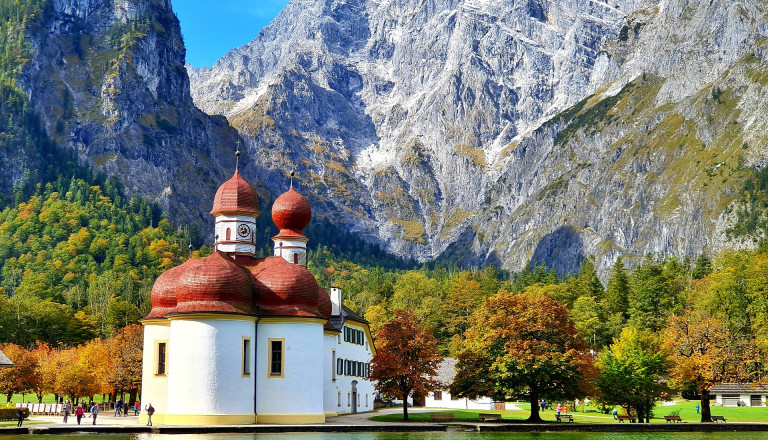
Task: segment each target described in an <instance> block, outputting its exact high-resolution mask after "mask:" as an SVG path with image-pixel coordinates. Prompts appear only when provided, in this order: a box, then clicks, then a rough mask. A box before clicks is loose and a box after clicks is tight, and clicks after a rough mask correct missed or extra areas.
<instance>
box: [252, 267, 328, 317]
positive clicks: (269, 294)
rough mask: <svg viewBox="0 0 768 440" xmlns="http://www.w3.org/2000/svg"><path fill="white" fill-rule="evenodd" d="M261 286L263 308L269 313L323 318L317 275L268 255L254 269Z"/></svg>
mask: <svg viewBox="0 0 768 440" xmlns="http://www.w3.org/2000/svg"><path fill="white" fill-rule="evenodd" d="M252 274H253V276H254V277H255V278H256V283H257V285H258V286H259V290H260V292H259V301H258V305H259V307H260V308H261V309H262V310H263V311H264V312H265V313H267V314H269V315H276V316H306V317H323V316H322V314H321V313H320V312H319V311H318V289H319V286H318V285H317V281H315V277H314V276H312V274H311V273H309V271H308V270H307V269H306V268H305V267H304V266H300V265H298V264H291V263H289V262H287V261H285V260H284V259H282V258H280V257H269V258H265V259H264V260H263V261H262V262H261V263H259V265H258V266H256V267H254V268H253V270H252Z"/></svg>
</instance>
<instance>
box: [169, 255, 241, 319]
mask: <svg viewBox="0 0 768 440" xmlns="http://www.w3.org/2000/svg"><path fill="white" fill-rule="evenodd" d="M193 261H194V263H193V264H192V265H190V267H189V268H188V269H187V270H186V271H185V272H184V274H183V275H182V276H181V277H180V278H179V283H178V288H177V289H176V301H177V306H176V308H175V309H174V310H173V312H174V313H235V314H252V313H253V279H252V278H251V274H250V273H249V272H248V271H247V270H246V269H245V268H244V267H242V266H241V265H239V264H237V263H236V262H235V261H233V260H232V259H231V258H229V257H228V256H227V255H226V254H224V253H221V252H216V253H214V254H213V255H209V256H207V257H205V258H200V259H195V260H193Z"/></svg>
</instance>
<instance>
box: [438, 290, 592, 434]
mask: <svg viewBox="0 0 768 440" xmlns="http://www.w3.org/2000/svg"><path fill="white" fill-rule="evenodd" d="M465 345H466V347H465V349H464V350H463V351H461V352H460V353H459V359H458V364H457V374H456V377H455V378H454V382H453V384H452V385H451V394H452V395H458V396H463V397H470V398H474V397H479V396H490V397H492V398H494V400H502V401H503V400H506V399H507V398H508V397H511V396H526V397H527V398H528V400H529V401H530V402H531V416H530V418H529V419H528V421H531V422H540V421H541V416H540V415H539V408H538V400H539V399H542V398H543V399H546V400H557V399H572V398H575V397H581V396H583V395H585V394H586V391H587V390H588V383H589V381H590V380H591V379H592V378H593V377H594V374H595V369H594V365H593V361H592V356H591V354H590V353H589V352H588V351H587V350H586V344H585V343H584V340H583V339H581V337H579V335H578V332H577V330H576V327H575V325H574V323H573V321H572V320H571V319H569V318H568V314H567V311H566V308H565V306H563V305H561V304H559V303H557V302H556V301H554V300H553V299H552V298H551V297H550V296H549V295H548V294H547V293H546V292H543V291H541V290H537V289H530V288H529V289H526V291H525V292H524V293H522V294H513V293H509V292H505V291H501V292H499V294H497V295H495V296H493V297H491V298H488V299H486V300H485V302H484V303H483V305H482V306H481V307H480V308H479V309H478V310H477V311H476V312H475V313H474V314H473V315H472V318H471V327H470V328H469V330H467V333H466V342H465Z"/></svg>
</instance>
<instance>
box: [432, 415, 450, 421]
mask: <svg viewBox="0 0 768 440" xmlns="http://www.w3.org/2000/svg"><path fill="white" fill-rule="evenodd" d="M429 417H431V418H432V421H433V422H452V421H453V414H451V413H432V414H430V415H429Z"/></svg>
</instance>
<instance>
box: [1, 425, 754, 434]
mask: <svg viewBox="0 0 768 440" xmlns="http://www.w3.org/2000/svg"><path fill="white" fill-rule="evenodd" d="M758 431H768V424H766V423H674V424H653V423H652V424H642V423H628V424H605V423H595V424H589V423H579V424H574V423H544V424H531V423H487V422H486V423H408V424H405V423H388V424H382V425H378V424H377V425H343V424H318V425H258V424H257V425H220V426H170V425H163V426H129V425H122V426H116V425H95V426H94V425H79V426H41V425H34V426H30V427H21V428H16V427H8V428H0V436H3V435H28V434H35V435H40V434H75V433H101V434H222V433H233V434H242V433H253V434H268V433H291V432H295V433H298V432H618V433H630V432H758Z"/></svg>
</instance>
